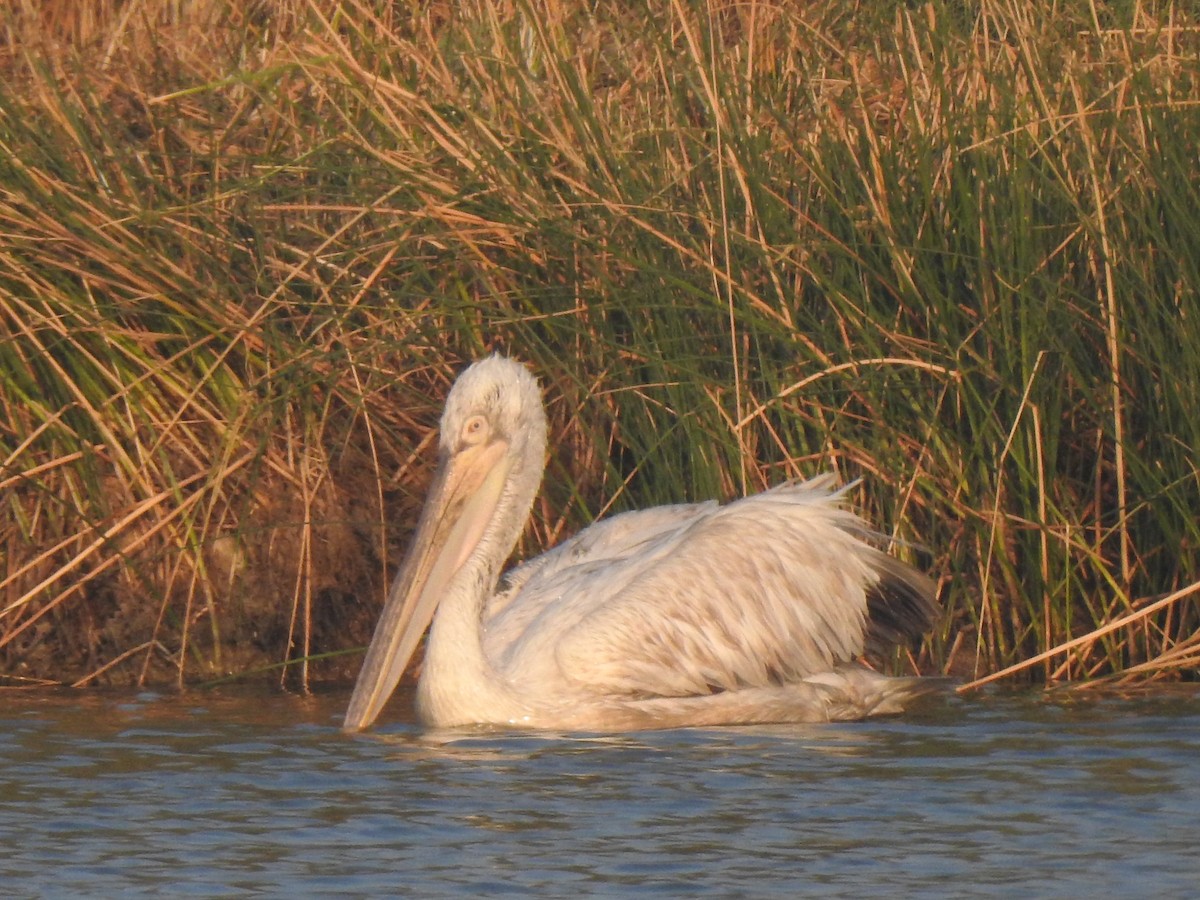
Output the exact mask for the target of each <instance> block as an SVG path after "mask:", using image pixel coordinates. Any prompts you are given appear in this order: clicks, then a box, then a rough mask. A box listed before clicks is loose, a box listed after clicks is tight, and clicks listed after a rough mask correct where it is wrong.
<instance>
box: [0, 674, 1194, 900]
mask: <svg viewBox="0 0 1200 900" xmlns="http://www.w3.org/2000/svg"><path fill="white" fill-rule="evenodd" d="M347 700H348V692H340V691H339V692H333V693H324V694H320V695H317V696H309V697H297V696H291V695H285V694H279V693H267V692H252V691H231V692H221V693H213V692H192V693H190V694H188V695H185V696H182V697H178V696H170V695H161V694H152V693H142V694H136V695H135V694H111V693H107V694H106V693H98V692H79V691H69V692H67V691H64V692H61V693H57V692H56V693H49V694H48V693H44V692H39V693H30V692H24V691H7V692H2V693H0V833H2V834H3V840H2V842H0V884H2V885H3V886H4V894H5V896H47V895H64V894H66V895H70V894H75V895H88V896H116V895H130V894H133V895H137V894H150V895H161V894H170V895H172V896H180V895H198V896H204V897H217V896H233V895H238V896H240V895H244V894H245V893H247V892H255V893H261V894H264V895H267V896H285V895H286V896H294V895H299V894H306V895H313V894H318V895H320V894H336V893H345V894H349V895H357V896H363V895H384V894H393V895H395V894H404V895H408V896H414V897H439V896H464V895H468V896H484V895H486V896H500V895H514V896H526V895H530V894H534V895H538V896H571V897H580V896H608V897H617V896H632V895H654V894H657V895H661V896H665V897H696V896H714V897H732V896H749V897H797V896H819V897H866V896H957V897H968V896H997V897H998V896H1016V895H1030V894H1032V895H1036V896H1039V897H1073V898H1074V897H1080V896H1088V897H1090V898H1095V897H1113V896H1149V895H1154V896H1159V897H1170V896H1179V897H1184V896H1189V895H1194V893H1195V891H1196V884H1197V882H1198V881H1200V859H1198V856H1197V852H1196V850H1195V826H1196V822H1197V816H1198V815H1200V752H1198V751H1200V695H1198V694H1196V693H1193V692H1190V691H1171V692H1158V693H1150V694H1142V695H1138V696H1134V697H1127V698H1121V697H1112V696H1107V697H1091V696H1083V697H1079V696H1076V697H1073V698H1060V699H1051V698H1046V697H1045V696H1043V695H1040V694H1024V695H1003V696H1000V695H993V696H986V697H980V698H973V699H970V700H960V699H955V698H945V699H935V700H933V701H931V702H929V703H927V704H926V705H925V706H923V707H922V708H921V709H919V710H917V711H915V712H914V713H912V714H910V715H908V716H905V717H903V718H892V719H882V720H874V721H870V722H864V723H855V724H850V725H835V726H803V727H797V726H788V727H775V728H757V729H724V730H720V729H717V730H689V731H664V732H652V733H640V734H635V735H622V736H617V737H611V736H587V735H582V736H578V735H577V736H566V735H549V736H547V735H530V734H504V733H472V734H462V733H460V734H457V735H447V734H441V735H431V734H426V733H424V732H423V731H422V730H421V729H420V728H418V727H417V726H416V725H414V724H413V723H411V722H406V721H403V718H402V717H403V715H404V714H405V709H406V708H407V702H406V700H407V698H399V699H398V700H397V701H396V702H394V703H393V704H392V706H391V707H390V710H389V713H388V715H389V716H391V720H390V722H389V724H386V725H385V726H383V727H382V728H380V729H379V730H378V731H376V732H375V733H373V734H371V735H366V736H357V737H348V736H346V735H343V734H341V732H340V731H339V730H338V727H337V725H338V722H339V720H340V716H341V713H342V711H343V710H344V708H345V704H346V702H347ZM398 716H399V717H400V719H399V720H398V719H397V717H398Z"/></svg>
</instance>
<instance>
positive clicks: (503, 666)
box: [345, 356, 936, 731]
mask: <svg viewBox="0 0 1200 900" xmlns="http://www.w3.org/2000/svg"><path fill="white" fill-rule="evenodd" d="M545 442H546V424H545V417H544V413H543V410H542V402H541V396H540V391H539V389H538V387H537V382H536V381H535V380H534V378H533V377H532V375H530V373H529V372H528V370H527V369H526V368H525V367H524V366H521V365H519V364H518V363H515V362H512V361H510V360H508V359H505V358H503V357H500V356H492V357H489V358H487V359H484V360H482V361H480V362H478V363H476V364H475V365H473V366H471V367H470V368H469V369H467V370H466V371H465V372H464V373H463V375H462V376H461V377H460V378H459V380H458V381H457V382H456V383H455V385H454V388H453V389H452V390H451V392H450V396H449V398H448V399H447V401H446V410H445V413H444V415H443V417H442V431H441V441H440V456H441V459H440V466H439V470H438V475H437V477H436V478H435V480H434V484H433V486H432V488H431V490H430V498H429V500H428V502H427V504H426V507H425V510H424V512H423V513H422V516H421V522H420V524H419V525H418V529H417V534H416V536H415V538H414V541H413V547H412V550H410V553H409V556H408V557H407V559H406V560H405V563H404V565H403V567H402V569H401V571H400V574H399V575H398V576H397V579H396V582H395V584H394V585H393V588H392V591H391V594H390V596H389V599H388V602H387V604H386V605H385V608H384V612H383V615H382V616H381V618H380V622H379V625H378V627H377V629H376V633H375V637H374V639H373V640H372V642H371V646H370V648H369V650H368V653H367V658H366V660H365V661H364V664H363V670H362V673H361V674H360V676H359V680H358V684H357V685H356V686H355V691H354V695H353V697H352V698H351V703H350V708H349V710H348V711H347V714H346V723H345V727H346V728H347V729H350V730H357V729H360V728H364V727H366V726H368V725H370V724H371V722H373V721H374V720H375V718H376V717H377V716H378V714H379V712H380V710H381V709H382V707H383V705H384V703H385V702H386V701H387V698H388V696H389V695H390V694H391V693H392V691H393V690H394V688H395V685H396V684H397V682H398V681H399V679H400V676H401V675H402V674H403V670H404V668H405V667H406V666H407V664H408V662H409V659H410V658H411V656H412V654H413V652H414V650H415V649H416V645H417V643H418V641H419V639H420V637H421V634H422V633H423V632H424V630H425V628H426V626H427V625H428V624H429V621H430V619H431V618H432V619H433V625H432V630H431V632H430V636H429V641H428V643H427V646H426V656H425V665H424V669H423V671H422V675H421V680H420V682H419V686H418V692H417V708H418V713H419V714H420V716H421V718H422V719H423V720H424V721H425V722H426V723H428V724H430V725H434V726H453V725H466V724H503V725H511V726H517V727H528V728H554V729H577V730H596V731H613V730H628V729H639V728H665V727H677V726H688V725H721V724H746V723H763V722H812V721H832V720H840V719H852V718H861V717H863V716H867V715H871V714H873V713H880V712H897V711H899V710H900V709H901V708H902V704H903V702H904V701H905V700H907V699H908V698H909V697H911V696H912V695H914V694H915V693H919V692H921V691H922V690H924V689H926V687H927V685H928V684H930V683H931V682H927V681H925V680H922V679H919V678H889V677H886V676H882V675H879V674H877V673H875V672H873V671H872V670H870V669H868V668H866V667H865V666H862V665H860V664H859V663H858V662H856V660H857V659H858V658H859V657H860V656H861V655H862V654H863V652H864V651H865V650H866V649H868V646H875V647H879V648H882V647H886V646H889V645H892V644H895V643H897V642H900V641H904V640H907V639H909V638H911V637H915V636H917V635H919V634H920V633H921V632H922V631H923V630H924V629H926V628H927V627H928V626H929V624H930V622H931V620H932V618H933V616H934V615H935V614H936V606H935V604H934V601H933V586H932V583H931V582H930V581H929V580H928V579H927V578H925V577H924V576H923V575H921V574H920V573H918V572H916V571H915V570H913V569H911V568H910V567H908V566H907V565H905V564H903V563H901V562H899V561H898V560H895V559H893V558H892V557H889V556H887V555H886V554H884V553H882V552H881V551H880V550H878V549H876V548H875V547H874V546H872V545H871V543H869V541H871V540H872V539H873V537H874V536H873V534H872V532H871V531H870V529H869V528H868V527H867V526H866V524H865V523H864V522H863V521H862V520H861V519H859V518H858V517H857V516H855V515H854V514H853V513H851V512H849V511H848V510H846V509H844V508H842V507H841V506H840V492H837V491H835V490H833V477H832V476H829V475H825V476H820V477H818V478H814V479H812V480H810V481H807V482H803V483H798V484H786V485H781V486H779V487H776V488H774V489H772V490H769V491H766V492H764V493H761V494H757V495H754V496H751V497H747V498H744V499H741V500H737V501H735V502H732V503H729V504H727V505H725V506H720V505H718V504H717V503H715V502H709V503H695V504H685V505H678V506H663V507H656V508H654V509H649V510H644V511H639V512H630V513H624V514H622V515H618V516H615V517H613V518H611V519H609V520H607V521H604V522H600V523H597V524H595V525H593V526H591V527H590V528H587V529H585V530H584V531H582V532H580V533H579V534H578V535H576V536H575V537H573V538H571V539H570V540H568V541H566V542H564V543H563V544H561V545H559V546H558V547H556V548H554V549H553V550H550V551H549V552H547V553H545V554H543V555H542V556H539V557H536V558H535V559H532V560H530V561H528V562H526V563H524V564H522V565H520V566H518V567H516V568H515V569H513V570H512V571H511V572H509V573H508V574H507V575H506V576H505V577H504V579H503V582H502V583H500V585H499V588H500V589H499V591H498V592H497V584H498V582H499V581H500V578H499V575H500V566H501V565H502V564H503V562H504V561H505V560H506V559H507V557H508V556H509V554H511V552H512V550H513V547H514V546H515V544H516V541H517V539H518V538H519V536H520V533H521V530H522V528H523V527H524V523H525V520H526V518H527V517H528V513H529V508H530V505H531V504H532V502H533V499H534V497H535V495H536V493H537V489H538V485H539V483H540V481H541V476H542V470H543V465H544V456H545Z"/></svg>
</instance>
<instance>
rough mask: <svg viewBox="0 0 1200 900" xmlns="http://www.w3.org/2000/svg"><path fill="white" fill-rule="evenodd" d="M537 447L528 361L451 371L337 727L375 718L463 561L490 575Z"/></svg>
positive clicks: (542, 445) (529, 487) (529, 488)
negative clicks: (419, 485)
mask: <svg viewBox="0 0 1200 900" xmlns="http://www.w3.org/2000/svg"><path fill="white" fill-rule="evenodd" d="M545 453H546V418H545V413H544V412H543V410H542V399H541V391H540V389H539V388H538V384H537V380H536V379H535V378H534V377H533V375H532V374H530V372H529V370H528V369H526V368H525V367H524V366H523V365H521V364H520V363H517V362H514V361H512V360H509V359H506V358H505V357H503V356H499V355H493V356H490V357H487V358H486V359H483V360H480V361H479V362H477V363H475V364H474V365H472V366H470V367H469V368H468V369H467V370H466V371H464V372H463V373H462V375H461V376H459V378H458V380H457V381H456V382H455V383H454V387H453V388H452V389H451V391H450V395H449V396H448V397H447V399H446V408H445V412H444V413H443V414H442V421H441V433H440V438H439V444H438V468H437V473H436V474H435V476H434V479H433V483H432V484H431V486H430V489H429V498H428V500H427V501H426V504H425V508H424V510H423V511H422V513H421V518H420V521H419V522H418V523H417V531H416V535H415V537H414V538H413V542H412V546H411V548H410V549H409V552H408V556H407V557H406V558H405V560H404V563H403V564H402V565H401V567H400V572H399V574H398V575H397V576H396V580H395V582H394V583H393V584H392V588H391V591H390V592H389V595H388V599H387V602H386V604H385V605H384V609H383V613H382V615H381V616H380V619H379V624H378V625H377V626H376V628H375V636H374V637H373V638H372V639H371V645H370V647H369V648H368V649H367V655H366V658H365V660H364V661H363V667H362V671H361V673H360V674H359V676H358V682H357V684H355V686H354V694H353V695H352V696H351V698H350V706H349V708H348V709H347V711H346V719H345V723H344V725H343V727H344V728H345V729H346V730H348V731H358V730H360V729H363V728H366V727H367V726H369V725H370V724H371V723H372V722H374V721H375V718H376V717H377V716H378V715H379V713H380V711H381V710H382V709H383V706H384V704H385V703H386V702H387V700H388V698H389V697H390V696H391V694H392V691H394V690H395V688H396V685H397V684H398V683H399V681H400V677H401V676H402V675H403V674H404V670H405V668H406V667H407V666H408V663H409V660H410V659H411V658H412V655H413V653H414V651H415V650H416V647H417V643H418V642H419V641H420V639H421V635H422V634H423V633H424V632H425V629H426V628H427V627H428V626H429V623H430V621H431V620H432V619H433V615H434V612H435V610H436V609H437V606H438V603H439V602H440V601H441V599H442V598H443V596H444V595H445V594H446V592H447V590H448V589H450V588H451V586H452V585H453V583H454V582H455V578H456V576H458V575H459V574H460V573H462V572H463V571H464V568H468V566H467V564H468V562H470V563H472V566H471V567H470V568H471V569H472V571H473V572H476V574H477V576H478V577H483V578H485V579H487V580H489V582H490V583H491V584H493V585H494V584H495V582H496V580H497V579H498V577H499V574H500V573H499V571H498V569H499V566H500V565H501V564H502V563H503V562H504V560H505V559H507V558H508V556H509V554H511V553H512V550H513V547H514V546H515V545H516V542H517V539H518V538H519V537H520V534H521V529H522V527H523V525H524V522H525V519H526V517H527V516H528V514H529V508H530V506H531V505H532V503H533V498H534V496H535V495H536V494H537V490H538V486H539V484H540V482H541V477H542V471H543V466H544V462H545ZM478 567H482V568H481V569H480V568H478Z"/></svg>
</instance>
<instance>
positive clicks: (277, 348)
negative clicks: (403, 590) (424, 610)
mask: <svg viewBox="0 0 1200 900" xmlns="http://www.w3.org/2000/svg"><path fill="white" fill-rule="evenodd" d="M84 6H87V7H88V12H87V14H86V15H85V14H84V13H83V12H81V11H80V10H81V8H82V7H84ZM0 16H2V17H3V18H0V29H2V30H0V65H2V66H3V72H4V77H3V78H0V503H2V504H3V512H2V513H0V547H2V548H3V549H2V551H0V552H2V553H3V561H2V563H0V669H2V670H3V672H4V673H5V677H6V678H7V679H8V681H9V682H10V683H40V682H43V681H45V682H54V683H60V682H69V683H100V682H110V683H129V682H138V683H144V682H162V681H165V680H172V679H173V680H176V681H178V682H180V683H183V682H188V681H197V680H206V679H214V678H218V677H222V676H226V675H231V674H232V675H238V674H243V675H244V674H246V673H249V672H255V671H262V670H270V671H273V672H276V673H277V675H278V677H280V678H283V679H285V680H288V679H295V680H297V681H299V682H300V683H308V681H309V680H310V679H312V678H339V677H344V676H345V675H346V673H347V672H348V671H353V669H354V667H355V666H356V665H357V656H355V655H354V652H353V651H354V650H355V648H358V647H361V646H362V645H363V644H364V643H365V641H366V639H367V638H368V636H369V633H370V628H371V626H372V623H373V620H374V617H375V614H376V612H377V610H378V607H379V603H380V602H381V599H382V594H383V590H384V586H385V584H386V579H387V574H388V570H389V567H390V565H391V564H392V563H393V562H394V561H395V560H396V559H397V557H398V555H399V552H400V550H401V549H402V547H403V544H404V541H405V539H406V537H407V535H408V534H409V532H410V530H411V527H412V524H413V522H414V512H415V510H416V508H417V506H418V504H419V502H420V498H421V494H422V490H423V486H424V484H425V482H426V479H427V477H428V470H429V465H430V462H431V458H432V455H433V454H432V453H431V452H430V451H431V447H432V442H433V440H434V435H435V427H436V419H437V415H438V411H439V408H440V403H441V400H442V398H443V397H444V395H445V392H446V390H447V387H448V384H449V382H450V381H451V380H452V378H453V376H454V374H455V372H456V371H457V370H458V369H459V368H460V367H461V365H462V363H463V362H464V361H465V360H468V359H471V358H474V357H477V356H479V355H480V354H483V353H485V352H488V351H489V350H490V349H495V348H501V349H505V350H507V351H508V352H510V353H512V354H514V355H516V356H518V357H520V358H521V359H523V360H525V361H527V362H528V363H529V364H530V365H531V366H532V367H533V368H534V369H535V371H536V372H537V373H538V374H539V376H540V378H541V379H542V381H543V384H544V385H545V387H546V393H547V398H548V402H549V410H550V415H551V421H552V430H553V434H552V448H553V449H552V453H551V459H550V460H549V469H548V475H547V480H546V485H545V490H544V493H543V499H542V500H541V501H540V503H539V505H538V507H537V508H536V509H535V516H534V523H533V526H532V528H531V529H530V530H529V533H528V534H527V536H526V538H525V540H524V545H523V547H522V550H524V551H525V552H534V551H537V550H538V549H540V548H542V547H544V546H546V545H548V544H550V543H552V542H554V541H556V540H558V539H560V538H562V537H564V536H566V535H567V534H569V533H570V532H572V531H573V530H575V529H577V528H579V527H580V526H582V525H584V524H586V523H587V522H588V521H590V520H591V519H593V518H594V517H596V516H598V515H600V514H602V513H606V512H609V511H615V510H619V509H625V508H632V507H637V506H644V505H649V504H656V503H667V502H677V501H682V500H690V499H696V498H706V497H720V498H731V497H735V496H738V495H741V494H744V493H747V492H751V491H756V490H759V489H761V488H763V487H765V486H767V485H769V484H773V483H776V482H778V481H781V480H783V479H786V478H792V477H800V476H806V475H812V474H815V473H816V472H818V471H821V470H825V469H832V470H835V471H837V472H838V473H839V474H840V475H841V476H842V477H844V478H845V479H853V478H861V479H862V481H861V487H860V488H858V489H856V492H855V494H854V497H855V501H856V503H857V504H858V506H859V507H860V508H861V509H862V511H863V512H864V514H865V515H866V516H867V517H868V518H870V519H871V520H872V521H874V522H876V523H878V524H879V525H880V526H881V527H882V528H883V529H884V530H885V531H886V532H887V533H888V534H889V535H891V536H893V537H894V538H895V541H896V549H895V552H897V553H898V554H900V555H901V556H904V557H906V558H909V559H911V560H912V561H913V562H914V563H916V564H917V565H919V566H920V567H921V568H923V569H925V570H927V571H930V572H932V573H934V574H935V576H936V577H938V578H939V580H940V589H941V594H942V598H943V601H944V603H945V607H946V615H945V618H944V621H943V622H942V623H941V625H940V627H939V630H938V631H937V633H935V634H934V635H932V636H931V637H930V638H929V639H928V640H927V641H926V642H925V643H924V644H923V645H922V646H921V647H920V648H914V649H913V651H912V652H911V653H907V654H904V656H903V658H898V659H895V660H891V661H890V663H891V664H892V665H895V666H897V667H899V668H904V669H910V670H911V669H915V670H918V671H925V672H932V671H946V672H951V673H955V674H958V675H961V676H964V677H965V678H968V679H970V678H983V677H987V676H990V675H994V674H997V673H1001V672H1003V671H1005V670H1006V668H1007V667H1014V668H1013V672H1012V675H1013V676H1015V677H1019V678H1021V677H1023V678H1032V679H1036V680H1045V681H1064V680H1077V679H1094V678H1097V677H1113V678H1130V677H1138V678H1146V677H1190V676H1191V674H1192V673H1193V672H1194V671H1195V669H1196V667H1197V663H1198V662H1200V617H1198V615H1197V607H1196V599H1195V595H1196V592H1197V590H1198V589H1200V571H1198V565H1197V563H1198V555H1197V548H1198V546H1200V520H1198V519H1197V517H1196V514H1195V510H1196V509H1197V501H1198V499H1200V497H1198V494H1197V491H1198V487H1200V484H1198V478H1197V466H1196V448H1197V447H1198V446H1200V417H1198V416H1197V415H1196V412H1195V406H1196V398H1197V397H1200V322H1198V321H1197V317H1198V313H1200V310H1198V309H1197V292H1198V289H1200V217H1198V216H1197V213H1196V211H1197V210H1198V209H1200V177H1198V175H1200V157H1198V151H1197V147H1200V55H1198V54H1200V18H1198V17H1197V15H1196V12H1195V9H1194V7H1193V6H1192V5H1191V4H1184V3H1177V2H1171V0H1145V2H1129V3H1108V4H1104V5H1103V8H1101V7H1100V5H1098V4H1061V3H1052V2H1049V0H1033V2H1017V0H982V2H980V3H978V4H971V5H962V4H958V3H954V2H949V0H944V2H930V3H926V4H923V5H913V4H908V5H900V6H897V5H896V4H893V3H883V2H872V0H857V2H856V0H828V2H825V3H820V4H789V3H759V2H755V0H747V2H738V3H734V2H731V0H669V2H664V3H633V4H625V3H621V4H617V3H612V4H610V3H582V2H574V0H470V2H463V3H454V4H451V3H437V2H424V3H421V2H407V3H395V2H382V0H342V2H334V0H260V2H257V3H250V4H245V3H232V2H224V0H192V2H188V0H173V2H170V0H142V2H134V0H127V2H117V0H110V2H108V3H98V4H85V5H81V4H74V3H68V2H65V0H64V2H50V0H46V2H41V3H34V2H32V0H22V2H20V3H17V4H13V5H11V6H10V8H9V9H8V11H6V12H4V13H0Z"/></svg>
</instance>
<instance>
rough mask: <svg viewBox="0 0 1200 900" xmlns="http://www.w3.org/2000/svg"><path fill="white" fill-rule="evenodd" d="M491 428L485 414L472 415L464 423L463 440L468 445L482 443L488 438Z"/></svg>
mask: <svg viewBox="0 0 1200 900" xmlns="http://www.w3.org/2000/svg"><path fill="white" fill-rule="evenodd" d="M490 430H491V429H489V428H488V422H487V419H486V418H485V417H484V416H471V418H469V419H467V421H465V422H464V423H463V427H462V442H463V443H464V444H466V445H467V446H474V445H475V444H482V443H483V442H484V441H485V440H487V438H488V433H489V432H490Z"/></svg>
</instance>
